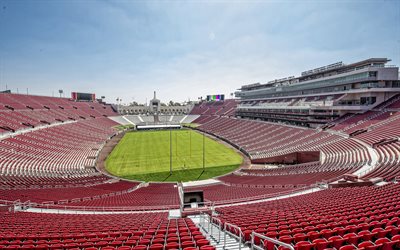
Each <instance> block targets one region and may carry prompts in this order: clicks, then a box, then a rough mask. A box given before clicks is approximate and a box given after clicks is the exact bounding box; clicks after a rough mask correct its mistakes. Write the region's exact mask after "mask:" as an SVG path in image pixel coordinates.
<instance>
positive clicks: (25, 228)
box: [0, 4, 400, 250]
mask: <svg viewBox="0 0 400 250" xmlns="http://www.w3.org/2000/svg"><path fill="white" fill-rule="evenodd" d="M396 6H398V4H397V5H396ZM4 9H5V8H4V7H3V10H4ZM388 56H391V55H388ZM393 56H397V55H393ZM336 60H341V58H336ZM390 62H391V58H385V57H366V58H358V59H357V60H354V61H349V62H345V63H344V62H341V61H340V62H336V63H330V62H328V63H330V64H322V65H316V66H317V67H316V68H311V69H308V68H303V69H302V71H301V72H298V73H297V76H289V77H284V78H281V77H280V78H278V79H260V80H262V81H264V80H265V83H252V84H241V85H237V86H230V91H231V92H232V94H231V95H229V94H223V92H222V91H221V92H215V93H213V92H212V91H209V90H208V89H205V90H204V91H205V92H206V93H209V94H208V95H206V96H204V97H202V98H198V100H196V101H187V102H182V103H180V102H173V101H171V102H170V103H169V104H168V105H167V104H165V103H164V102H163V101H165V100H162V98H160V99H158V97H157V95H158V94H159V93H163V91H166V88H163V87H159V86H158V87H157V88H156V87H155V89H153V91H154V92H153V95H152V98H151V99H150V100H149V101H147V96H146V97H144V96H143V98H146V102H145V103H144V104H139V103H136V102H135V103H133V102H132V104H127V103H122V102H121V99H120V98H117V99H116V101H115V99H114V100H111V101H106V100H105V99H106V98H105V97H104V96H102V97H101V98H98V95H99V94H102V93H97V91H96V88H93V92H89V91H88V92H77V91H71V95H70V97H69V93H68V97H65V96H63V95H64V93H63V91H62V90H60V92H59V94H60V97H55V96H54V95H53V96H51V95H40V94H29V93H28V90H27V93H26V94H25V93H19V92H18V91H13V90H11V89H6V90H5V91H2V92H0V249H40V250H48V249H73V250H103V249H104V250H131V249H132V250H172V249H182V250H213V249H257V250H328V249H329V250H331V249H333V250H352V249H362V250H364V249H365V250H396V249H400V184H399V181H400V79H399V76H400V72H399V67H398V66H397V65H391V64H390ZM298 63H299V64H301V62H298ZM6 72H7V71H6ZM0 80H1V78H0ZM36 87H37V86H36ZM151 87H153V86H151ZM6 88H7V87H6ZM30 88H31V89H34V88H35V86H33V85H31V86H30ZM82 88H83V87H82ZM90 88H91V87H90ZM84 89H86V88H84ZM116 91H117V92H118V93H119V94H121V95H122V94H123V92H125V90H123V89H117V90H116ZM188 91H189V90H188ZM178 94H179V95H185V94H186V93H184V91H181V92H179V93H178ZM228 96H230V98H228ZM183 98H185V97H183Z"/></svg>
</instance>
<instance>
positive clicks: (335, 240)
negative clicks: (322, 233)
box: [328, 235, 345, 249]
mask: <svg viewBox="0 0 400 250" xmlns="http://www.w3.org/2000/svg"><path fill="white" fill-rule="evenodd" d="M328 241H330V242H332V246H333V247H334V248H336V249H339V248H340V247H341V246H342V245H343V243H344V242H345V239H343V238H342V237H340V236H338V235H336V236H332V237H330V238H329V239H328Z"/></svg>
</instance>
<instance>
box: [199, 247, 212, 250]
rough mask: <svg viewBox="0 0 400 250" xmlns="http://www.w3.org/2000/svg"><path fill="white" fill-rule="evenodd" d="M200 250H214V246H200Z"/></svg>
mask: <svg viewBox="0 0 400 250" xmlns="http://www.w3.org/2000/svg"><path fill="white" fill-rule="evenodd" d="M200 250H216V248H215V247H214V246H201V247H200Z"/></svg>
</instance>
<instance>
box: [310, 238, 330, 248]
mask: <svg viewBox="0 0 400 250" xmlns="http://www.w3.org/2000/svg"><path fill="white" fill-rule="evenodd" d="M312 243H314V244H315V248H316V250H323V249H325V248H327V247H328V245H329V242H328V241H327V240H326V239H321V238H319V239H315V240H313V241H312Z"/></svg>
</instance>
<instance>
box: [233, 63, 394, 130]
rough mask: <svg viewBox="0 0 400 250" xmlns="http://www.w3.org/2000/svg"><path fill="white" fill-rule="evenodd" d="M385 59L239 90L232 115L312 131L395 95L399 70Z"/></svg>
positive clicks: (337, 66) (336, 66)
mask: <svg viewBox="0 0 400 250" xmlns="http://www.w3.org/2000/svg"><path fill="white" fill-rule="evenodd" d="M389 61H390V60H389V59H387V58H370V59H366V60H363V61H359V62H355V63H351V64H347V65H346V64H343V63H342V62H339V63H335V64H331V65H327V66H324V67H319V68H316V69H312V70H307V71H304V72H302V73H301V75H300V76H298V77H294V76H290V77H285V78H282V79H276V80H272V81H269V82H267V83H265V84H260V83H256V84H249V85H243V86H242V87H241V88H240V89H239V90H238V91H237V92H235V95H236V97H238V98H240V103H239V105H238V107H237V112H236V115H237V116H238V117H241V118H252V119H260V120H266V121H274V122H285V123H289V124H295V125H302V126H309V127H318V126H320V125H323V124H326V123H329V122H331V121H333V120H334V119H336V118H338V117H340V116H342V115H344V114H346V113H361V112H365V111H367V110H370V109H372V108H374V107H376V106H378V105H379V104H381V103H382V102H384V101H386V100H388V99H390V98H391V97H393V96H394V95H395V94H397V93H398V92H399V91H400V81H399V68H398V67H395V66H391V65H387V63H388V62H389Z"/></svg>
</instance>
